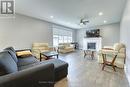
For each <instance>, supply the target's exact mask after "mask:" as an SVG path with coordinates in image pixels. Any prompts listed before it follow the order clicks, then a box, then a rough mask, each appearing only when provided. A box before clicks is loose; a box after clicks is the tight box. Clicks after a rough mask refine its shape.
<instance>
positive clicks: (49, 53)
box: [40, 51, 59, 61]
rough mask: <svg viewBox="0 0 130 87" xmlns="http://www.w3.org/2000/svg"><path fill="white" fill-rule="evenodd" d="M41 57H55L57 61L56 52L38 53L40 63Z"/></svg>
mask: <svg viewBox="0 0 130 87" xmlns="http://www.w3.org/2000/svg"><path fill="white" fill-rule="evenodd" d="M42 55H43V56H45V57H46V58H47V60H48V59H50V57H53V56H56V57H57V59H58V55H59V54H58V52H56V51H49V52H41V53H40V61H41V60H42Z"/></svg>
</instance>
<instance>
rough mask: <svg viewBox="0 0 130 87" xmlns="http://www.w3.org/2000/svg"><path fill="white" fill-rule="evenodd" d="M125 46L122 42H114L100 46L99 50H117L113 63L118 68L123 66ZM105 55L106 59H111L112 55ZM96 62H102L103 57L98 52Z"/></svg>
mask: <svg viewBox="0 0 130 87" xmlns="http://www.w3.org/2000/svg"><path fill="white" fill-rule="evenodd" d="M125 50H126V48H125V45H124V44H122V43H115V44H114V46H104V48H102V49H101V50H100V52H103V51H105V52H115V51H117V52H118V55H117V58H116V60H115V65H116V66H117V67H119V68H124V64H125V58H126V51H125ZM106 56H107V60H108V61H112V59H113V58H112V57H113V56H112V55H106ZM98 62H99V63H103V58H102V55H101V54H99V55H98Z"/></svg>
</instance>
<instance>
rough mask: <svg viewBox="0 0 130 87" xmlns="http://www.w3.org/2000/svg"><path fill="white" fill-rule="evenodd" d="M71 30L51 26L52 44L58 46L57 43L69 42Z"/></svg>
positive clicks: (70, 40)
mask: <svg viewBox="0 0 130 87" xmlns="http://www.w3.org/2000/svg"><path fill="white" fill-rule="evenodd" d="M72 41H73V39H72V30H71V29H66V28H63V27H57V26H56V27H53V45H54V46H58V44H59V43H71V42H72Z"/></svg>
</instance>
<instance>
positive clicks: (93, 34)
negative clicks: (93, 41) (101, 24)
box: [86, 29, 100, 37]
mask: <svg viewBox="0 0 130 87" xmlns="http://www.w3.org/2000/svg"><path fill="white" fill-rule="evenodd" d="M86 37H100V29H94V30H87V31H86Z"/></svg>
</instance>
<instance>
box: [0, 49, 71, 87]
mask: <svg viewBox="0 0 130 87" xmlns="http://www.w3.org/2000/svg"><path fill="white" fill-rule="evenodd" d="M15 52H16V51H15V50H14V48H13V47H8V48H6V49H4V51H2V52H0V75H1V76H0V87H54V83H55V82H56V81H58V80H60V79H62V78H64V77H66V76H67V74H68V64H67V63H66V62H64V61H61V60H59V59H50V60H46V61H43V62H39V60H37V59H36V58H35V57H34V56H28V57H24V58H20V57H17V56H16V53H15Z"/></svg>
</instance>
